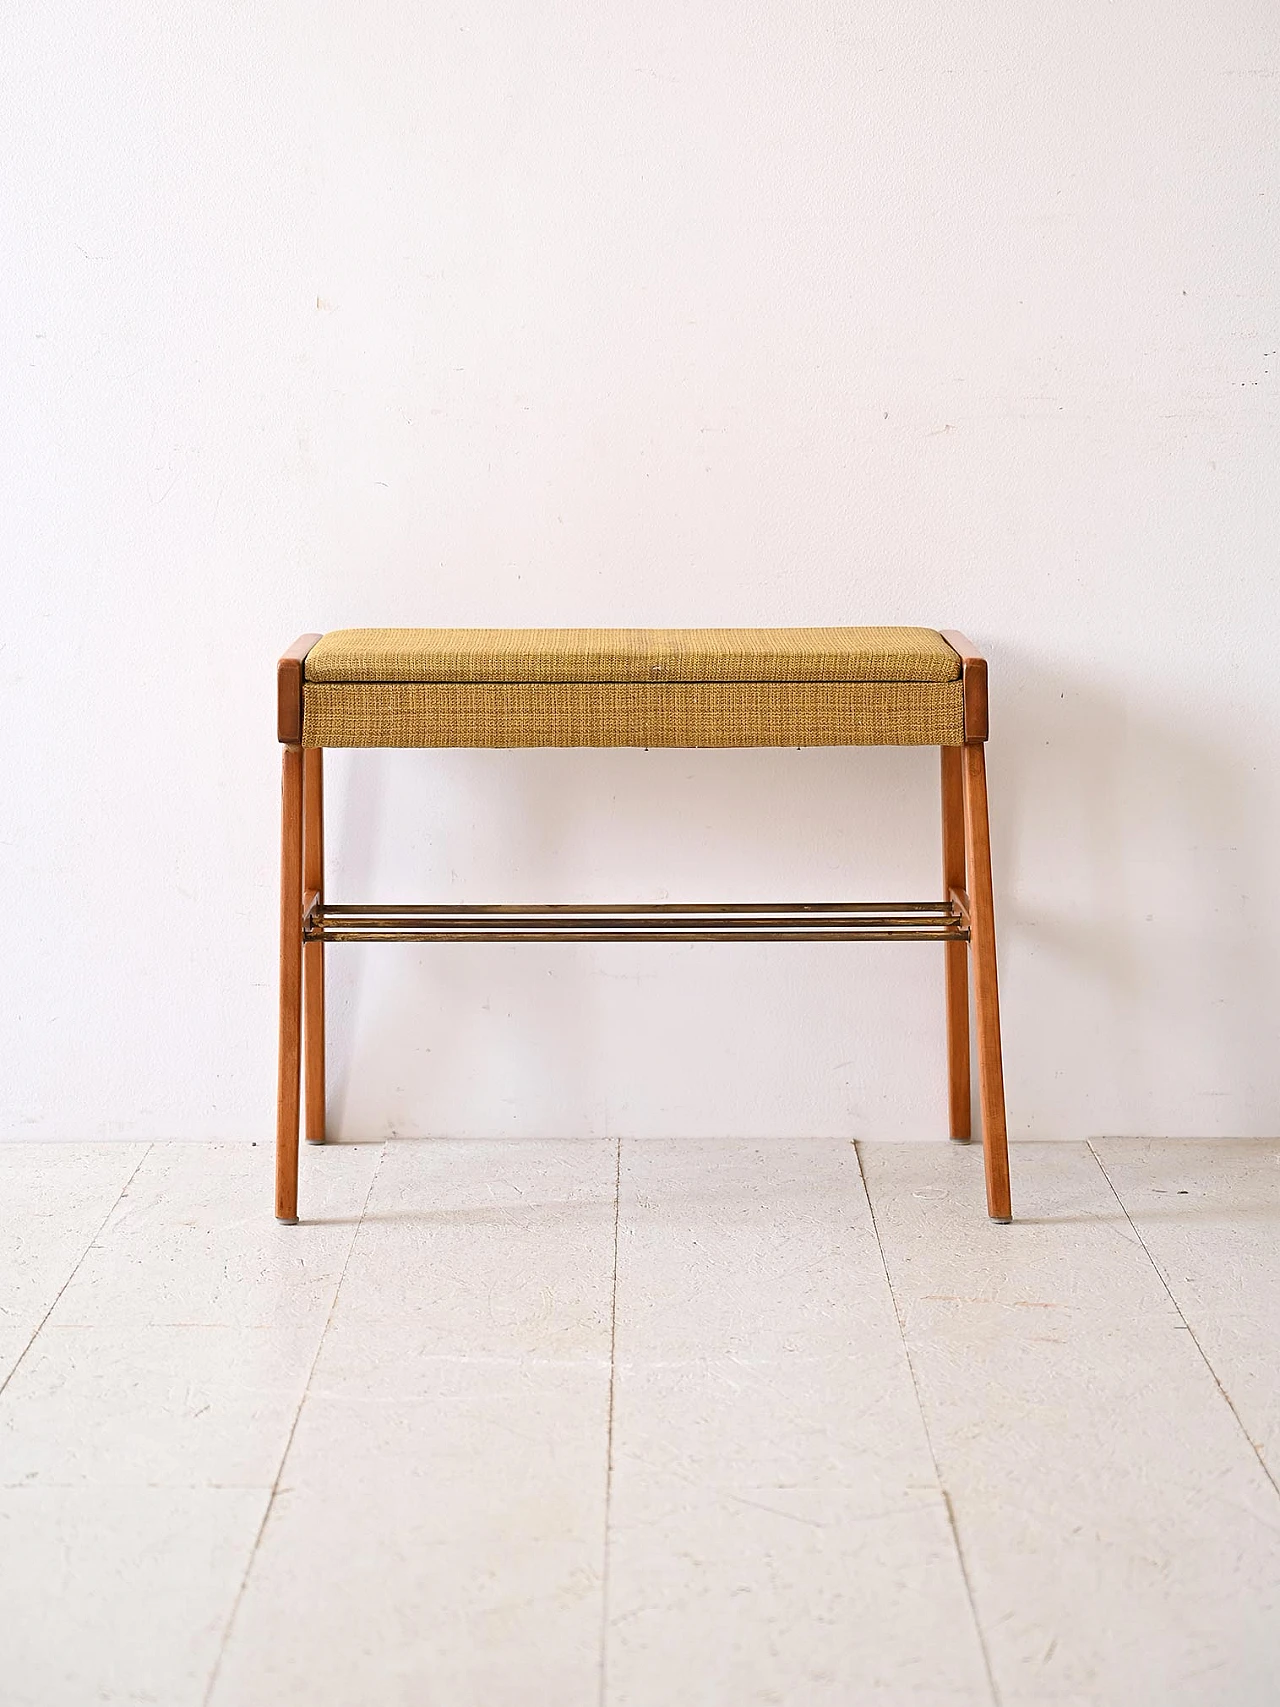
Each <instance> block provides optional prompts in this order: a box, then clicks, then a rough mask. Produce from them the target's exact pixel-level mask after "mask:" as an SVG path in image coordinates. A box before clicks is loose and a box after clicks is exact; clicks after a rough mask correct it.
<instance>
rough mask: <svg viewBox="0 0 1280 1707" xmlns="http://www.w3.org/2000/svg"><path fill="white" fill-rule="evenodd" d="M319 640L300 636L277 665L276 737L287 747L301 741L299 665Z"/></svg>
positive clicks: (296, 744) (300, 679) (309, 636)
mask: <svg viewBox="0 0 1280 1707" xmlns="http://www.w3.org/2000/svg"><path fill="white" fill-rule="evenodd" d="M321 638H322V636H320V635H319V634H300V635H299V636H298V638H297V639H296V640H295V641H294V643H293V645H292V646H290V647H289V649H288V650H287V651H286V652H283V653H282V654H281V656H280V662H279V663H278V664H277V665H276V734H277V739H279V740H280V741H282V742H284V743H285V745H286V746H290V747H296V746H298V745H299V743H300V742H301V740H302V665H303V661H304V660H305V658H306V656H307V653H308V652H310V650H311V648H312V647H313V646H314V645H315V643H316V641H317V640H319V639H321Z"/></svg>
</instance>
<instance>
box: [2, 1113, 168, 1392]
mask: <svg viewBox="0 0 1280 1707" xmlns="http://www.w3.org/2000/svg"><path fill="white" fill-rule="evenodd" d="M146 1152H147V1145H146V1144H123V1143H122V1144H24V1143H6V1144H0V1203H3V1204H4V1215H3V1216H2V1217H0V1387H3V1385H4V1383H5V1381H6V1380H8V1378H9V1376H10V1375H11V1374H12V1372H13V1369H14V1367H15V1365H16V1364H17V1362H18V1359H19V1358H20V1357H21V1356H22V1355H23V1353H24V1351H25V1350H26V1348H27V1346H28V1345H29V1344H30V1343H31V1338H32V1336H33V1334H34V1333H35V1332H36V1329H37V1328H38V1327H39V1326H40V1323H41V1322H42V1321H43V1320H44V1317H45V1315H46V1314H47V1313H48V1311H49V1310H50V1308H51V1307H52V1305H53V1303H54V1301H55V1300H56V1298H57V1296H58V1293H59V1292H60V1291H61V1290H62V1288H63V1287H64V1286H65V1285H66V1284H67V1282H68V1280H70V1278H71V1276H72V1274H73V1273H74V1272H75V1268H76V1264H77V1263H79V1262H80V1261H81V1259H82V1258H83V1256H84V1254H85V1251H86V1250H87V1249H88V1247H89V1245H90V1243H91V1242H92V1240H93V1237H94V1235H95V1234H96V1233H97V1231H98V1229H99V1228H100V1227H101V1226H102V1224H103V1222H104V1221H105V1220H106V1218H107V1216H108V1215H109V1214H110V1213H111V1210H112V1208H113V1206H114V1205H115V1203H116V1201H117V1199H118V1198H119V1196H120V1193H121V1192H122V1191H123V1190H124V1188H125V1186H126V1185H127V1184H128V1182H129V1177H130V1175H131V1174H132V1173H133V1172H134V1170H135V1168H137V1166H138V1163H139V1162H140V1161H141V1160H142V1158H143V1157H144V1156H145V1155H146Z"/></svg>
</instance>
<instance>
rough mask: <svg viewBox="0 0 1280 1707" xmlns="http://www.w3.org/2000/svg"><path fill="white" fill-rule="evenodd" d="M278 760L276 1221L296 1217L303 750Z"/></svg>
mask: <svg viewBox="0 0 1280 1707" xmlns="http://www.w3.org/2000/svg"><path fill="white" fill-rule="evenodd" d="M281 758H282V761H283V764H282V776H281V809H280V1078H279V1085H278V1088H277V1100H276V1220H277V1221H285V1222H288V1223H290V1224H292V1223H293V1222H295V1221H296V1220H297V1219H298V1090H299V1083H298V1080H299V1067H300V1056H301V1044H302V748H301V747H292V746H289V747H285V748H283V749H282V752H281Z"/></svg>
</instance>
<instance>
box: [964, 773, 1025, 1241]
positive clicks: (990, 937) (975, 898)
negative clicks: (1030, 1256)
mask: <svg viewBox="0 0 1280 1707" xmlns="http://www.w3.org/2000/svg"><path fill="white" fill-rule="evenodd" d="M961 751H962V752H963V754H964V760H963V764H964V831H965V855H966V862H967V865H968V869H969V885H968V887H969V914H970V933H971V934H970V948H971V951H972V957H973V997H974V1008H975V1012H976V1019H977V1030H978V1099H979V1102H980V1104H981V1108H982V1153H983V1162H984V1165H985V1168H986V1175H987V1214H988V1215H990V1217H991V1219H992V1220H993V1221H1008V1220H1009V1219H1010V1218H1011V1213H1012V1212H1011V1210H1010V1206H1009V1145H1008V1136H1007V1133H1006V1131H1005V1115H1004V1068H1003V1066H1002V1064H1001V1060H1000V997H999V993H998V991H997V988H996V925H995V905H994V899H993V896H992V891H991V830H990V825H989V822H988V818H987V764H986V749H985V748H984V747H983V745H982V744H981V742H975V743H974V745H972V746H968V747H964V748H962V749H961Z"/></svg>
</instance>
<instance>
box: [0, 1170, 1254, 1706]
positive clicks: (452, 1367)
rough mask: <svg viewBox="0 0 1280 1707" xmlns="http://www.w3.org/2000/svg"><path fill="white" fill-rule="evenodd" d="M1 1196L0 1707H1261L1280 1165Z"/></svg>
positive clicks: (224, 1181) (3, 1186)
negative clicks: (292, 1197) (995, 1212)
mask: <svg viewBox="0 0 1280 1707" xmlns="http://www.w3.org/2000/svg"><path fill="white" fill-rule="evenodd" d="M269 1171H270V1156H269V1153H268V1152H267V1151H266V1150H265V1149H261V1148H253V1147H250V1146H203V1145H179V1144H154V1145H151V1146H146V1145H129V1144H111V1145H106V1144H104V1145H74V1146H72V1145H68V1146H38V1147H37V1146H28V1145H10V1146H6V1147H3V1148H0V1200H2V1201H3V1204H4V1210H3V1223H2V1226H0V1381H4V1383H5V1385H4V1388H3V1393H2V1394H0V1484H3V1485H2V1486H0V1702H3V1703H4V1707H19V1704H21V1707H61V1704H63V1703H66V1704H68V1707H88V1704H89V1703H99V1702H108V1703H158V1704H160V1707H187V1704H192V1707H195V1704H200V1703H210V1704H212V1707H293V1704H302V1703H305V1704H306V1707H329V1704H332V1707H409V1704H413V1707H506V1704H508V1703H510V1704H511V1707H516V1704H519V1707H543V1704H545V1707H586V1704H588V1703H589V1704H591V1707H599V1704H601V1703H607V1704H608V1707H704V1704H705V1707H712V1704H714V1707H746V1704H748V1703H762V1704H763V1703H770V1704H775V1703H776V1704H783V1707H810V1704H812V1707H819V1704H821V1707H827V1704H831V1707H890V1704H893V1707H896V1704H898V1703H903V1704H909V1707H935V1704H937V1707H942V1704H944V1703H945V1704H946V1707H967V1704H970V1703H972V1704H974V1707H977V1704H979V1703H983V1704H986V1703H998V1704H1001V1707H1032V1704H1036V1707H1039V1704H1041V1703H1044V1704H1049V1703H1052V1704H1053V1707H1111V1704H1115V1707H1144V1704H1147V1703H1150V1704H1151V1707H1157V1704H1158V1707H1181V1704H1186V1707H1206V1704H1217V1703H1223V1704H1228V1707H1254V1704H1257V1707H1264V1704H1265V1707H1273V1704H1274V1703H1276V1702H1277V1701H1278V1700H1280V1491H1278V1488H1277V1483H1278V1482H1280V1364H1278V1361H1277V1356H1276V1352H1277V1343H1278V1342H1280V1237H1278V1235H1280V1141H1278V1142H1274V1143H1269V1142H1254V1141H1249V1142H1234V1143H1224V1142H1217V1143H1191V1142H1172V1141H1171V1142H1160V1143H1152V1142H1137V1141H1126V1140H1115V1141H1108V1142H1098V1143H1094V1144H1093V1145H1084V1144H1058V1145H1050V1144H1040V1145H1034V1144H1032V1145H1021V1146H1017V1147H1016V1148H1015V1154H1014V1183H1015V1194H1016V1195H1015V1212H1016V1213H1017V1214H1018V1216H1019V1217H1020V1219H1019V1220H1018V1222H1017V1223H1016V1224H1015V1225H1014V1226H1012V1227H1004V1228H1001V1227H992V1226H991V1225H989V1224H988V1222H987V1220H986V1218H985V1214H984V1213H983V1207H982V1193H981V1177H980V1176H981V1155H980V1153H979V1152H978V1150H977V1149H976V1148H974V1149H965V1148H963V1147H961V1146H958V1145H951V1144H947V1143H939V1144H936V1145H874V1144H864V1145H860V1146H857V1147H856V1148H855V1146H854V1145H852V1144H850V1143H847V1142H843V1141H829V1140H797V1141H794V1142H790V1143H778V1142H768V1143H747V1142H729V1141H726V1142H687V1143H677V1142H670V1143H665V1142H664V1143H656V1142H628V1141H623V1142H622V1143H620V1144H619V1143H617V1142H614V1141H600V1142H566V1143H541V1142H539V1143H533V1142H527V1141H525V1142H519V1141H508V1142H492V1143H479V1142H456V1143H455V1142H445V1141H428V1142H414V1141H406V1140H396V1141H391V1142H388V1143H387V1144H386V1145H385V1146H383V1145H381V1144H370V1145H338V1146H332V1147H328V1148H325V1149H323V1150H318V1151H312V1150H308V1151H307V1153H306V1154H305V1155H304V1157H303V1201H302V1213H303V1215H304V1216H306V1217H307V1221H306V1224H304V1225H303V1226H300V1227H297V1228H293V1229H288V1228H280V1227H277V1226H276V1225H275V1224H274V1222H273V1221H272V1220H271V1218H270V1213H269V1178H268V1175H269Z"/></svg>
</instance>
